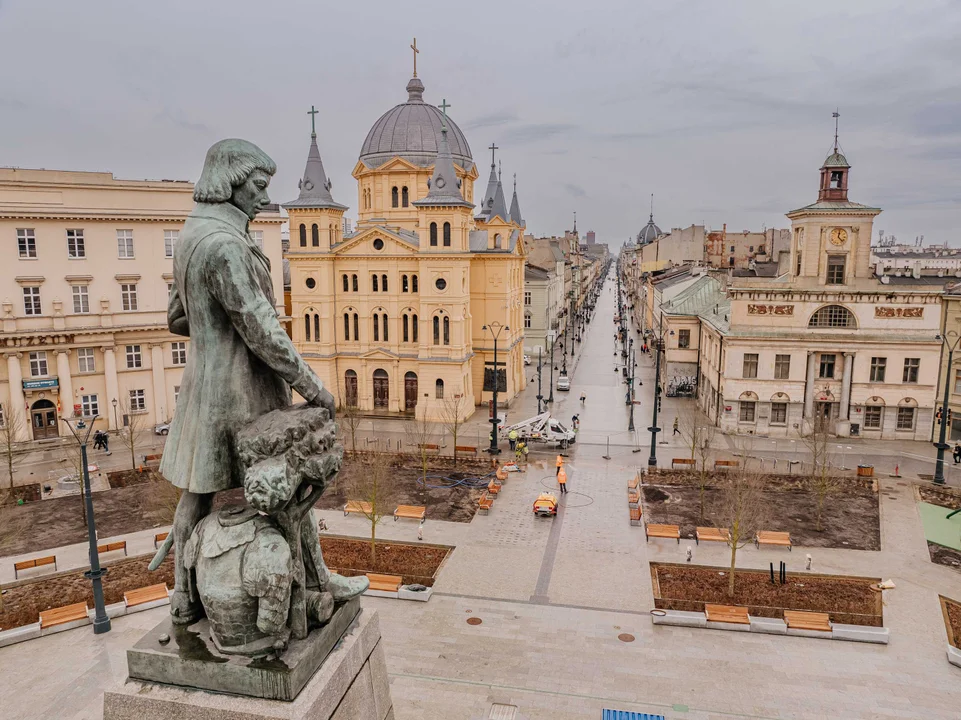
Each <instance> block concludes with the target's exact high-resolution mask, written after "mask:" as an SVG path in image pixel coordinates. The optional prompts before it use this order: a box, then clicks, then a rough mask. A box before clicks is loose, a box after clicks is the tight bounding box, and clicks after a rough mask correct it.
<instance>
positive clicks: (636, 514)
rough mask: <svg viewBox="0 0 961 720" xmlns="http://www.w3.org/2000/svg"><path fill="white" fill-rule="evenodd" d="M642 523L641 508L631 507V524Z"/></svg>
mask: <svg viewBox="0 0 961 720" xmlns="http://www.w3.org/2000/svg"><path fill="white" fill-rule="evenodd" d="M640 524H641V509H640V508H639V507H632V508H631V525H640Z"/></svg>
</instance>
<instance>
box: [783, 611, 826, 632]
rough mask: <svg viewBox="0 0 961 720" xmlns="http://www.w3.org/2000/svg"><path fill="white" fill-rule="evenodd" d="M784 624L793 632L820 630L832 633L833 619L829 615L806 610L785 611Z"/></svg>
mask: <svg viewBox="0 0 961 720" xmlns="http://www.w3.org/2000/svg"><path fill="white" fill-rule="evenodd" d="M784 622H786V623H787V626H788V628H789V629H791V630H818V631H822V632H831V618H830V616H829V615H828V614H827V613H819V612H807V611H806V610H785V611H784Z"/></svg>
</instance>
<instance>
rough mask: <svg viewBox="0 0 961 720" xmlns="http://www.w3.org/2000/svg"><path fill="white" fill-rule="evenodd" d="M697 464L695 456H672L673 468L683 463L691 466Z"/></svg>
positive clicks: (685, 465)
mask: <svg viewBox="0 0 961 720" xmlns="http://www.w3.org/2000/svg"><path fill="white" fill-rule="evenodd" d="M696 464H697V461H696V460H695V459H694V458H672V459H671V469H672V470H673V469H674V468H675V467H677V466H678V465H683V466H684V467H691V466H693V465H696Z"/></svg>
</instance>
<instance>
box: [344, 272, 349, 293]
mask: <svg viewBox="0 0 961 720" xmlns="http://www.w3.org/2000/svg"><path fill="white" fill-rule="evenodd" d="M349 291H350V284H349V283H348V282H347V274H346V273H345V274H344V292H349Z"/></svg>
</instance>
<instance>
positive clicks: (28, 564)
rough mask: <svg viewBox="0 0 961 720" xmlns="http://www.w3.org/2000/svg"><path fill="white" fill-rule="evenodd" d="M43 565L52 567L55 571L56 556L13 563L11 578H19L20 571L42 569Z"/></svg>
mask: <svg viewBox="0 0 961 720" xmlns="http://www.w3.org/2000/svg"><path fill="white" fill-rule="evenodd" d="M44 565H53V569H54V570H56V569H57V556H56V555H47V556H46V557H40V558H34V559H33V560H21V561H20V562H15V563H14V564H13V578H14V579H15V580H16V579H17V578H19V576H20V571H21V570H29V569H31V568H38V567H43V566H44Z"/></svg>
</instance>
